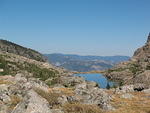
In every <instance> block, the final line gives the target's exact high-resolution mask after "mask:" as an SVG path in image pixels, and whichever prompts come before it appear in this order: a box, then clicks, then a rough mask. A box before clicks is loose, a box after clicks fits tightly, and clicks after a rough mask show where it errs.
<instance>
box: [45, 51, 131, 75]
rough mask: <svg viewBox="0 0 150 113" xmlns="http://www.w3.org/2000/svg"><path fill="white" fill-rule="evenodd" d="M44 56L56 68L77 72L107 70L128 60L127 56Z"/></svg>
mask: <svg viewBox="0 0 150 113" xmlns="http://www.w3.org/2000/svg"><path fill="white" fill-rule="evenodd" d="M45 56H46V57H47V58H48V60H49V61H50V62H51V63H52V64H54V65H56V66H60V67H64V68H66V69H68V70H72V71H79V72H86V71H92V70H104V69H108V68H111V67H112V66H114V65H115V64H117V63H119V62H122V61H127V60H128V59H129V57H127V56H79V55H67V54H45Z"/></svg>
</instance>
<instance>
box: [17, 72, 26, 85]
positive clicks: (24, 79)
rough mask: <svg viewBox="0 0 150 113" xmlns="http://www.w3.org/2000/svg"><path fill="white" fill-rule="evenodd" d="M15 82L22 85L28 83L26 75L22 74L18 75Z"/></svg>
mask: <svg viewBox="0 0 150 113" xmlns="http://www.w3.org/2000/svg"><path fill="white" fill-rule="evenodd" d="M15 80H16V81H17V82H21V83H26V82H27V79H26V78H25V77H24V75H23V74H22V73H18V74H16V76H15Z"/></svg>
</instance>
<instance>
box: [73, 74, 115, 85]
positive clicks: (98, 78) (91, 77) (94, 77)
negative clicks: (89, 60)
mask: <svg viewBox="0 0 150 113" xmlns="http://www.w3.org/2000/svg"><path fill="white" fill-rule="evenodd" d="M75 76H81V77H84V78H85V80H87V81H94V82H96V83H98V85H99V86H100V88H106V87H107V85H108V84H109V86H111V87H112V86H114V85H115V84H116V83H114V82H111V81H109V80H107V78H106V77H105V76H104V75H102V74H93V73H92V74H75Z"/></svg>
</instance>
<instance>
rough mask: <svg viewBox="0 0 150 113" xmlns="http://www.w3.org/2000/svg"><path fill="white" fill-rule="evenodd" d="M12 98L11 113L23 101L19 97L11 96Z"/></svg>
mask: <svg viewBox="0 0 150 113" xmlns="http://www.w3.org/2000/svg"><path fill="white" fill-rule="evenodd" d="M10 98H11V101H10V103H9V104H10V106H9V110H10V111H11V110H13V109H14V108H15V107H16V105H17V104H18V103H19V102H21V99H20V97H19V96H17V95H11V96H10Z"/></svg>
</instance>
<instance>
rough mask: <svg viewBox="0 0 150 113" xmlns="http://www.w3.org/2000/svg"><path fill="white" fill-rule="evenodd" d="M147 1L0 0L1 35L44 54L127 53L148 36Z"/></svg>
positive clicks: (149, 1) (107, 54) (148, 12)
mask: <svg viewBox="0 0 150 113" xmlns="http://www.w3.org/2000/svg"><path fill="white" fill-rule="evenodd" d="M149 5H150V0H0V37H3V39H7V40H10V41H12V42H15V43H18V44H20V45H23V46H25V47H29V48H32V49H35V50H38V51H40V52H42V53H67V54H80V55H100V56H111V55H129V56H132V54H133V52H134V51H135V50H136V49H137V48H138V47H140V46H142V45H143V44H144V43H145V41H146V39H147V35H148V33H149V32H150V6H149Z"/></svg>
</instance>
